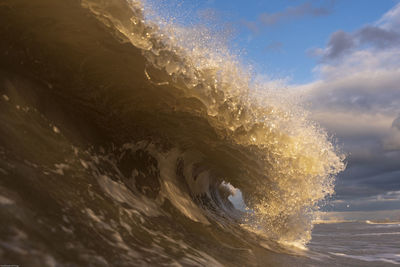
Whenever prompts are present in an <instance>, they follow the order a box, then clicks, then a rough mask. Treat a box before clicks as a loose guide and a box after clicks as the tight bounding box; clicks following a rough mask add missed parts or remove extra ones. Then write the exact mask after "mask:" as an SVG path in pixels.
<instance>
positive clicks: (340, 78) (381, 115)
mask: <svg viewBox="0 0 400 267" xmlns="http://www.w3.org/2000/svg"><path fill="white" fill-rule="evenodd" d="M313 54H314V55H316V56H318V57H319V59H320V61H319V62H320V63H319V65H318V66H317V67H316V68H315V69H314V72H315V74H316V76H317V80H316V81H315V82H312V83H310V84H305V85H301V86H295V88H294V89H296V90H298V91H300V92H302V94H304V96H305V102H306V103H309V105H310V109H311V111H312V112H311V114H312V117H313V118H314V119H315V120H317V121H318V122H320V123H321V125H322V126H324V127H326V128H327V129H328V131H329V132H331V133H334V134H335V136H336V137H337V138H338V139H339V142H340V143H342V145H343V150H345V151H346V152H347V153H348V169H347V170H346V171H345V172H344V173H343V174H342V175H341V176H340V177H339V179H338V183H337V187H336V191H337V198H338V199H341V200H346V205H344V204H343V205H344V206H343V205H342V204H339V202H337V203H336V204H337V205H338V206H337V208H338V209H346V208H348V207H347V205H348V204H349V203H350V205H349V206H350V207H352V206H353V207H354V208H353V209H355V210H357V209H359V210H366V209H368V208H369V209H383V208H384V207H385V205H386V206H390V207H391V208H393V207H394V206H396V205H397V207H400V199H399V198H398V192H399V191H400V3H399V4H397V5H396V6H394V7H393V8H392V9H391V10H390V11H388V12H387V13H386V14H384V15H383V16H382V18H381V19H379V20H378V21H376V22H375V23H371V24H369V25H365V26H363V27H361V28H360V29H358V30H356V31H354V32H345V31H342V30H339V31H336V32H334V33H332V35H331V36H330V38H329V40H328V42H327V45H326V47H324V48H318V49H314V50H313ZM390 192H396V194H394V193H393V194H394V195H395V196H396V198H395V200H393V199H390V201H389V199H388V198H385V197H384V196H392V195H393V194H392V193H390ZM378 196H381V198H380V199H381V200H382V201H377V199H378ZM357 203H358V204H357Z"/></svg>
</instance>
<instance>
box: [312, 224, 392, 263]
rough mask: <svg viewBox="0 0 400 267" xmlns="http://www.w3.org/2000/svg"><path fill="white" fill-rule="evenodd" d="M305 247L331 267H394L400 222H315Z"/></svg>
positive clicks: (315, 257)
mask: <svg viewBox="0 0 400 267" xmlns="http://www.w3.org/2000/svg"><path fill="white" fill-rule="evenodd" d="M308 249H309V255H312V256H311V258H312V259H315V260H316V259H319V260H320V261H321V262H324V263H327V264H329V265H330V266H397V265H400V223H399V222H397V223H386V224H380V223H376V224H375V223H373V224H372V223H366V222H346V223H332V224H331V223H327V224H318V225H315V227H314V230H313V238H312V240H311V242H310V243H309V244H308ZM312 265H313V266H319V265H322V264H321V263H320V264H318V263H316V262H315V263H313V264H312Z"/></svg>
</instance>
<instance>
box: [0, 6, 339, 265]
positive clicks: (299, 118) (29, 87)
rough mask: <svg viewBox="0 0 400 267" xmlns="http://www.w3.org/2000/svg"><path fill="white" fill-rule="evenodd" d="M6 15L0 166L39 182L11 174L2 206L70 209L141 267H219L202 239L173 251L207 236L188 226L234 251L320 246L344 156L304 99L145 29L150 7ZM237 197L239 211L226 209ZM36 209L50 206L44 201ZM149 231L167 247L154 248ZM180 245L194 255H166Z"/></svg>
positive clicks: (191, 31)
mask: <svg viewBox="0 0 400 267" xmlns="http://www.w3.org/2000/svg"><path fill="white" fill-rule="evenodd" d="M0 7H1V9H0V12H1V16H0V17H2V19H1V21H3V22H4V23H2V25H5V26H2V27H1V28H0V30H1V32H0V33H1V35H2V36H8V37H7V39H6V41H3V42H2V43H1V51H5V54H4V61H3V62H2V63H1V65H0V67H1V68H0V71H1V74H2V75H1V77H2V79H1V82H2V84H3V85H4V86H3V89H2V91H1V93H2V95H4V97H3V98H4V99H3V100H2V102H1V108H2V110H3V111H4V112H3V113H2V115H1V118H2V121H3V125H2V126H1V137H2V138H1V139H2V140H3V141H1V143H0V145H1V151H2V155H3V162H4V164H2V165H1V166H0V167H1V168H0V170H2V172H1V173H2V175H3V174H4V173H5V174H4V177H9V176H10V173H14V174H13V175H14V176H15V175H17V174H15V172H16V171H15V170H14V169H13V168H14V167H12V166H23V168H25V169H27V170H28V169H29V170H30V171H31V172H32V173H35V175H36V176H35V177H39V178H38V180H39V181H41V183H35V184H34V185H32V184H31V182H29V181H30V180H29V179H30V178H29V177H30V176H29V174H27V173H23V172H22V173H19V172H18V173H19V174H18V175H19V176H18V177H20V178H19V179H20V180H21V183H22V182H23V181H24V182H23V183H24V184H26V186H28V185H29V186H28V188H30V189H26V188H25V187H23V186H22V185H21V184H19V183H18V184H17V185H15V184H14V183H13V182H12V181H11V180H7V179H8V178H7V179H6V181H7V182H6V183H5V184H4V185H2V188H3V189H2V191H5V192H8V191H10V192H8V193H7V194H5V196H4V199H6V198H7V199H8V198H10V197H11V196H12V195H20V194H22V192H25V190H33V189H32V188H34V189H35V192H37V193H38V194H39V195H41V194H42V195H44V196H46V197H47V198H48V199H49V200H51V201H52V202H54V203H58V205H60V206H61V207H63V210H64V209H65V211H64V212H66V213H67V211H66V210H67V209H66V207H67V206H68V205H69V206H74V207H75V208H76V209H78V210H81V211H82V214H85V216H86V217H87V218H89V220H90V222H91V223H90V225H91V226H92V227H94V228H95V229H96V231H97V233H98V234H99V235H103V234H104V235H106V232H108V235H111V236H112V238H111V237H109V236H107V238H106V237H104V238H103V239H104V240H108V241H107V242H106V243H107V244H112V245H113V246H114V247H116V248H119V249H122V250H127V251H130V253H131V254H128V255H127V256H126V257H128V258H129V257H130V258H129V259H130V260H132V262H131V263H135V264H139V263H143V261H142V260H143V259H140V260H139V258H141V257H140V256H139V255H138V254H137V253H138V252H136V254H135V253H134V251H132V250H131V249H130V248H135V249H136V250H138V251H140V253H141V255H145V254H146V255H147V254H151V253H152V252H154V253H156V254H157V255H158V257H161V258H157V260H158V262H160V261H161V260H162V259H164V260H165V261H166V262H167V260H166V259H168V258H169V259H170V260H171V258H174V257H175V258H179V262H181V263H186V264H194V262H195V263H197V264H200V265H203V264H205V262H204V261H201V260H200V258H203V259H206V262H209V263H210V262H214V263H217V262H218V261H222V262H223V261H224V259H220V258H219V259H218V261H217V260H215V257H218V254H216V253H215V252H209V251H208V252H207V253H208V254H207V255H209V256H207V257H206V256H205V253H204V252H202V251H206V250H207V246H203V247H202V249H200V248H199V245H198V244H200V243H201V242H202V241H201V240H202V239H201V238H199V237H197V238H199V239H196V240H197V241H192V242H189V243H190V244H188V243H185V244H184V243H182V242H181V243H180V242H178V241H172V239H171V236H174V238H177V236H179V235H180V233H183V235H186V237H189V236H190V234H189V233H190V232H191V231H193V229H192V228H196V227H200V226H194V225H193V224H192V223H196V224H200V225H202V226H201V227H200V228H201V229H202V230H197V232H200V233H203V234H205V233H206V235H207V236H210V239H213V238H214V240H215V242H216V243H218V244H225V245H226V247H227V250H228V247H230V246H228V245H227V244H228V243H229V242H227V241H226V240H228V239H231V238H234V237H226V236H219V235H217V234H216V233H215V232H214V231H215V230H213V231H211V230H209V228H207V227H217V228H218V229H223V231H224V232H227V233H229V235H232V236H235V238H237V239H241V238H242V237H243V236H247V237H246V238H245V240H248V239H249V237H248V235H250V236H251V237H252V238H253V241H247V242H250V243H251V242H255V241H254V240H257V239H259V238H261V237H260V236H262V238H264V239H265V240H267V241H266V242H267V243H268V244H270V242H272V240H276V241H279V242H280V243H281V244H282V243H288V244H294V243H296V244H298V243H300V244H302V245H305V244H306V243H307V242H308V241H309V240H310V237H311V229H312V219H313V212H314V211H316V210H318V204H319V203H320V202H321V201H323V200H324V199H325V198H326V197H327V196H329V195H331V194H332V193H333V192H334V178H335V175H336V174H337V173H339V172H340V171H342V170H343V169H344V163H343V160H344V157H343V156H342V155H341V153H339V152H338V150H337V149H336V148H335V146H334V145H332V142H331V141H330V139H329V137H328V135H327V133H326V132H325V131H324V130H323V129H321V128H320V127H318V125H317V124H315V123H313V122H311V121H309V120H308V119H307V114H306V112H305V111H303V110H302V109H301V108H300V107H299V106H298V105H296V103H295V100H294V99H291V98H290V97H289V96H287V95H283V94H278V93H271V91H269V90H267V89H265V88H263V85H260V84H256V83H255V82H254V80H253V79H252V74H251V72H250V71H248V68H246V67H244V66H243V64H240V63H239V59H238V57H237V56H235V55H234V54H232V53H231V52H230V51H229V49H228V48H226V46H224V45H223V44H221V43H220V42H219V41H218V38H213V37H212V36H210V35H208V34H209V32H206V33H205V32H204V29H203V28H196V27H194V28H193V27H192V28H188V27H183V26H180V25H177V24H174V23H172V22H171V21H166V20H164V19H162V18H161V17H157V16H152V17H151V18H148V17H146V12H150V11H149V10H148V9H149V8H150V7H144V6H143V4H142V3H141V2H138V1H125V0H107V1H103V0H83V1H82V2H80V3H77V2H75V1H47V0H40V1H35V2H34V3H31V2H28V1H25V0H16V1H5V2H4V4H2V5H1V6H0ZM26 25H30V26H29V27H28V28H26ZM21 36H23V37H21ZM6 98H7V100H6ZM27 132H29V134H28V135H24V134H25V133H27ZM13 170H14V171H13ZM49 176H56V177H64V178H65V177H70V178H71V181H72V180H73V181H74V182H71V181H67V179H61V180H59V181H58V182H54V183H53V182H50V181H49V180H48V179H47V177H49ZM76 177H79V179H78V178H76ZM46 179H47V180H46ZM93 179H94V180H95V183H93ZM31 187H32V188H31ZM80 187H82V188H85V189H84V190H83V189H82V190H83V191H82V190H81V189H79V188H80ZM88 188H89V189H88ZM11 189H12V190H11ZM7 190H8V191H7ZM71 190H72V191H71ZM80 190H81V191H80ZM75 191H76V192H79V194H78V193H76V194H74V192H75ZM67 192H68V193H67ZM235 192H240V195H241V196H242V197H241V198H242V199H241V200H240V201H241V203H242V204H241V206H242V208H237V206H235V205H234V203H232V201H231V200H232V197H233V196H234V195H235ZM2 195H3V194H2ZM29 196H30V195H29V194H27V195H26V197H27V200H26V201H28V199H29ZM61 196H63V197H62V198H61ZM10 201H14V199H13V200H10ZM20 201H22V203H23V205H25V204H26V203H25V202H24V201H23V200H20ZM108 201H111V202H110V203H114V204H110V203H109V202H108ZM28 202H29V201H28ZM28 202H27V203H28ZM10 203H11V202H10ZM17 203H18V201H17ZM34 203H36V202H34ZM89 203H91V204H90V205H89ZM94 203H97V204H94ZM115 203H116V204H115ZM26 205H27V206H29V205H28V204H26ZM35 205H38V206H35V207H33V210H41V209H42V208H41V206H40V205H43V203H36V204H35ZM115 205H116V206H115ZM111 206H112V207H113V208H111ZM53 208H54V207H53ZM116 212H117V213H118V214H116ZM49 214H51V212H50V213H49ZM107 214H108V215H107ZM43 216H45V217H46V216H50V215H43ZM79 216H80V215H77V214H75V215H71V216H70V219H67V220H68V221H71V220H72V221H74V222H78V221H79V222H80V219H79V218H80V217H79ZM113 216H117V217H113ZM180 216H183V217H182V218H186V219H188V220H189V221H190V222H188V221H185V220H184V219H182V218H181V217H180ZM160 217H163V218H168V219H164V220H165V221H163V220H160V219H157V218H160ZM48 218H50V217H48ZM122 218H124V219H122ZM174 218H175V220H174ZM16 220H17V219H16ZM49 220H50V219H49ZM158 220H160V221H159V222H158V223H154V221H158ZM167 221H168V222H167ZM171 221H172V222H171ZM132 225H135V229H136V230H134V229H133V228H132V227H133V226H132ZM163 225H164V226H163ZM203 226H204V227H205V228H202V227H203ZM63 227H64V228H65V226H63ZM64 228H62V229H64ZM172 228H173V229H174V230H171V229H172ZM200 228H199V229H200ZM60 229H61V228H60ZM121 229H125V230H124V231H127V233H126V235H127V236H130V239H129V240H130V241H129V242H128V241H126V239H127V238H128V237H126V236H125V237H123V236H122V235H121V231H122V230H121ZM138 229H139V230H138ZM156 229H158V230H156ZM178 229H180V230H178ZM196 229H197V228H196ZM23 230H24V231H30V230H28V229H23ZM55 231H56V230H55ZM69 231H70V232H71V233H74V232H76V231H77V229H76V226H75V228H74V229H73V230H71V229H70V230H69ZM168 231H172V233H170V235H168V234H167V232H168ZM67 232H68V231H67ZM103 232H104V233H103ZM140 233H146V236H148V237H147V238H148V239H149V240H158V242H156V243H157V245H154V244H153V245H154V246H153V247H152V248H151V249H149V250H145V249H144V248H143V246H144V245H143V244H142V243H146V242H147V241H145V240H142V239H141V237H139V236H140ZM249 233H251V234H249ZM42 234H43V233H42ZM215 235H217V237H216V236H215ZM221 235H222V234H221ZM256 236H258V237H257V238H256ZM110 238H111V239H110ZM182 239H185V238H183V237H181V238H178V240H182ZM110 240H111V241H110ZM222 240H225V241H222ZM10 242H11V241H10ZM12 242H14V241H12ZM37 242H39V241H37ZM43 242H44V241H43ZM81 242H86V241H82V240H81ZM97 242H100V241H97ZM237 242H239V243H240V241H237ZM14 243H15V244H16V246H17V245H20V243H18V242H16V241H15V242H14ZM39 243H40V242H39ZM128 243H129V245H128ZM153 243H154V242H153ZM171 243H174V246H179V247H180V248H181V249H182V250H183V251H185V253H186V254H185V255H186V256H180V257H178V256H177V255H178V254H179V252H177V251H170V250H168V249H166V247H165V246H167V245H166V244H171ZM211 243H212V242H211V241H208V245H209V244H211ZM264 243H265V242H264ZM88 244H90V242H89V243H85V245H84V246H88V247H90V246H93V247H97V246H98V245H99V243H97V245H88ZM139 244H140V245H139ZM32 246H34V245H32ZM82 246H83V245H82ZM244 246H245V245H244ZM138 247H140V249H139V248H138ZM268 247H275V249H276V246H275V245H271V244H270V245H268ZM229 249H231V248H229ZM161 250H163V251H164V252H163V253H160V251H161ZM278 250H279V249H278ZM243 251H247V250H246V249H244V250H243ZM213 253H214V255H212V256H210V254H213ZM243 253H247V252H243ZM90 255H91V256H90ZM160 255H161V256H160ZM171 255H175V256H174V257H172V256H171ZM194 255H195V256H194ZM246 255H247V256H246V257H252V256H251V253H250V254H246ZM249 255H250V256H249ZM87 257H89V258H91V260H94V259H96V260H97V261H99V262H103V261H104V260H105V261H106V259H104V258H99V256H98V255H97V256H93V255H92V254H90V253H89V252H88V255H87ZM110 257H111V256H110ZM154 257H155V256H154ZM221 257H222V256H221ZM228 258H229V257H228ZM133 259H135V260H133ZM225 260H226V259H225ZM226 261H227V260H226ZM170 263H171V262H170Z"/></svg>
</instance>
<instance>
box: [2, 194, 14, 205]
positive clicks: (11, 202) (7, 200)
mask: <svg viewBox="0 0 400 267" xmlns="http://www.w3.org/2000/svg"><path fill="white" fill-rule="evenodd" d="M12 204H14V201H12V200H11V199H9V198H6V197H5V196H2V195H0V205H12Z"/></svg>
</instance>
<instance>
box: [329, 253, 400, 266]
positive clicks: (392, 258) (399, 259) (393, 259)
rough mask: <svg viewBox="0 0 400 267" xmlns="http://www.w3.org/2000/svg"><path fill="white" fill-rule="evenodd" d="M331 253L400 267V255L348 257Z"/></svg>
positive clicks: (339, 254)
mask: <svg viewBox="0 0 400 267" xmlns="http://www.w3.org/2000/svg"><path fill="white" fill-rule="evenodd" d="M329 253H330V254H332V255H336V256H341V257H346V258H352V259H357V260H361V261H368V262H372V261H381V262H387V263H392V264H397V265H400V254H389V253H385V254H376V255H348V254H344V253H335V252H329Z"/></svg>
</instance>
